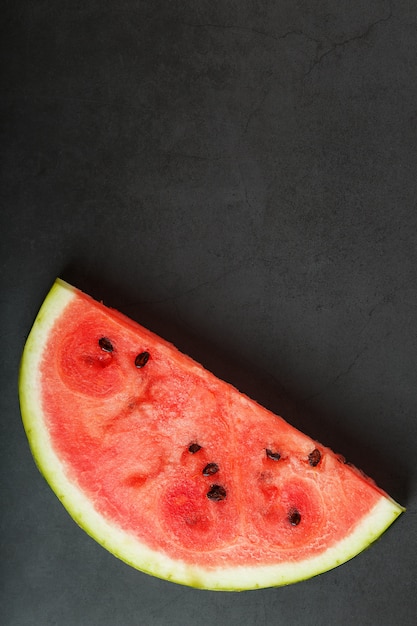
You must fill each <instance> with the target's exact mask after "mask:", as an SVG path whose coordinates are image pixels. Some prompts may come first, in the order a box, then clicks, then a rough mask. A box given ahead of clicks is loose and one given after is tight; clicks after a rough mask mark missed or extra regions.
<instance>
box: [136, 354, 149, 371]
mask: <svg viewBox="0 0 417 626" xmlns="http://www.w3.org/2000/svg"><path fill="white" fill-rule="evenodd" d="M149 357H150V354H149V352H141V353H140V354H138V356H137V357H136V359H135V365H136V367H137V368H138V369H141V368H142V367H145V365H146V364H147V362H148V361H149Z"/></svg>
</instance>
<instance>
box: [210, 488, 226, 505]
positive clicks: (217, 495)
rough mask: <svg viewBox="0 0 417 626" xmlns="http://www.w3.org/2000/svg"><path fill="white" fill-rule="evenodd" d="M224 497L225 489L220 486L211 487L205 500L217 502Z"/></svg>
mask: <svg viewBox="0 0 417 626" xmlns="http://www.w3.org/2000/svg"><path fill="white" fill-rule="evenodd" d="M225 497H226V489H225V488H224V487H222V486H221V485H212V486H211V487H210V490H209V491H208V492H207V498H208V499H209V500H215V501H216V502H219V501H220V500H224V499H225Z"/></svg>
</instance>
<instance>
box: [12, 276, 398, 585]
mask: <svg viewBox="0 0 417 626" xmlns="http://www.w3.org/2000/svg"><path fill="white" fill-rule="evenodd" d="M19 390H20V402H21V411H22V416H23V422H24V426H25V430H26V433H27V436H28V439H29V442H30V446H31V449H32V453H33V455H34V458H35V460H36V463H37V464H38V466H39V468H40V470H41V472H42V473H43V475H44V476H45V478H46V480H47V481H48V483H49V484H50V486H51V487H52V489H53V490H54V492H55V493H56V495H57V496H58V498H59V499H60V500H61V502H62V503H63V505H64V506H65V507H66V509H67V510H68V512H69V513H70V514H71V516H72V517H73V518H74V520H75V521H76V522H77V523H78V524H79V525H80V526H81V527H82V528H84V530H86V532H87V533H89V534H90V535H91V536H92V537H93V538H94V539H96V540H97V541H98V542H99V543H100V544H101V545H103V546H104V547H105V548H107V549H108V550H109V551H110V552H112V553H113V554H114V555H116V556H117V557H119V558H120V559H122V560H124V561H126V562H127V563H129V564H130V565H132V566H133V567H136V568H137V569H139V570H142V571H144V572H147V573H149V574H152V575H155V576H158V577H161V578H164V579H168V580H171V581H174V582H177V583H181V584H185V585H190V586H193V587H200V588H205V589H214V590H236V591H237V590H243V589H254V588H259V587H271V586H279V585H285V584H289V583H293V582H296V581H299V580H302V579H306V578H308V577H311V576H314V575H316V574H319V573H322V572H324V571H326V570H329V569H331V568H333V567H336V566H337V565H340V564H341V563H343V562H345V561H347V560H348V559H351V558H352V557H354V556H355V555H356V554H358V553H359V552H361V551H362V550H363V549H364V548H366V547H367V546H368V545H369V544H370V543H372V542H373V541H375V540H376V539H377V538H378V537H379V536H380V535H381V534H382V533H383V532H384V531H385V530H386V528H387V527H388V526H389V525H390V524H391V523H392V522H393V521H394V520H395V519H396V517H397V516H398V515H399V514H400V513H401V512H402V511H403V510H404V509H403V508H402V507H401V506H400V505H399V504H397V503H396V502H394V500H392V499H391V498H390V497H389V496H388V495H387V494H386V493H385V492H384V491H382V490H381V489H380V488H378V487H377V486H376V485H375V484H374V482H373V481H372V480H371V479H369V478H367V477H366V476H364V475H363V474H362V473H361V472H360V471H359V470H357V469H355V468H353V467H351V466H350V465H347V464H345V463H344V462H343V459H342V457H340V456H338V455H336V454H334V453H333V452H332V451H331V450H330V449H329V448H327V447H325V446H323V445H321V444H320V443H317V442H316V441H313V440H312V439H310V438H309V437H308V436H306V435H304V434H302V433H301V432H299V431H298V430H296V429H295V428H293V427H292V426H290V425H289V424H288V423H287V422H285V421H284V420H283V419H282V418H281V417H278V416H276V415H274V414H273V413H271V412H269V411H267V410H266V409H264V408H262V407H261V406H259V405H258V404H257V403H255V402H254V401H252V400H250V399H249V398H248V397H246V396H245V395H242V394H241V393H239V392H238V391H237V390H236V389H235V388H234V387H232V386H231V385H229V384H227V383H225V382H223V381H221V380H219V379H218V378H216V377H215V376H214V375H213V374H211V373H210V372H208V371H207V370H205V369H204V368H203V367H202V366H201V365H199V364H198V363H196V362H195V361H193V360H192V359H191V358H189V357H187V356H185V355H184V354H182V353H180V352H179V351H178V350H177V349H176V348H175V347H174V346H172V345H171V344H170V343H168V342H166V341H164V340H163V339H161V338H160V337H158V336H157V335H155V334H153V333H152V332H150V331H149V330H146V329H145V328H143V327H142V326H140V325H139V324H137V323H135V322H133V321H132V320H130V319H129V318H127V317H125V316H123V315H122V314H120V313H118V312H117V311H115V310H112V309H109V308H107V307H105V306H104V305H103V304H101V303H98V302H96V301H95V300H93V299H92V298H90V297H89V296H87V295H85V294H84V293H82V292H81V291H79V290H78V289H76V288H74V287H72V286H71V285H69V284H67V283H65V282H64V281H62V280H59V279H58V280H57V281H56V282H55V284H54V286H53V287H52V289H51V291H50V293H49V294H48V296H47V298H46V300H45V302H44V304H43V306H42V308H41V310H40V312H39V314H38V316H37V318H36V321H35V323H34V326H33V328H32V331H31V333H30V335H29V337H28V340H27V343H26V346H25V349H24V353H23V358H22V363H21V371H20V381H19Z"/></svg>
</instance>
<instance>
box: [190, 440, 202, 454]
mask: <svg viewBox="0 0 417 626" xmlns="http://www.w3.org/2000/svg"><path fill="white" fill-rule="evenodd" d="M199 450H201V446H199V445H198V443H191V444H190V445H189V446H188V452H191V454H195V453H196V452H198V451H199Z"/></svg>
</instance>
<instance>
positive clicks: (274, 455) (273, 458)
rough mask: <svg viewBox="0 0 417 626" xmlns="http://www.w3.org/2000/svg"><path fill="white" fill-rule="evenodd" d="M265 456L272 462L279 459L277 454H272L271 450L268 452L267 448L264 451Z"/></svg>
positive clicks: (279, 456)
mask: <svg viewBox="0 0 417 626" xmlns="http://www.w3.org/2000/svg"><path fill="white" fill-rule="evenodd" d="M266 456H267V457H268V459H272V460H273V461H279V460H280V458H281V455H280V453H279V452H272V450H269V449H268V448H267V449H266Z"/></svg>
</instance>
